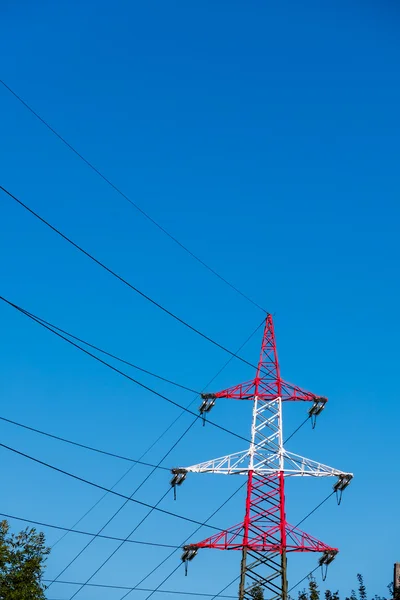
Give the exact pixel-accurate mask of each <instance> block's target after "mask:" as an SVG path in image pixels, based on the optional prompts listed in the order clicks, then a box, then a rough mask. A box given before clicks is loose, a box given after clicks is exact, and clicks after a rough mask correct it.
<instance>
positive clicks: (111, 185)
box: [0, 80, 267, 313]
mask: <svg viewBox="0 0 400 600" xmlns="http://www.w3.org/2000/svg"><path fill="white" fill-rule="evenodd" d="M0 81H1V83H2V84H3V86H4V87H5V88H6V89H7V90H8V91H9V92H10V93H11V94H12V95H13V96H14V97H15V98H16V99H17V100H18V101H19V102H20V103H21V104H22V105H23V106H25V108H27V109H28V110H29V111H30V112H31V113H32V114H33V115H34V116H35V117H36V118H37V119H38V120H39V121H40V122H41V123H42V124H43V125H45V126H46V127H47V129H49V131H51V132H52V133H53V134H54V135H55V136H56V137H57V138H58V139H59V140H60V141H61V142H62V143H63V144H65V146H67V148H69V149H70V150H71V151H72V152H73V153H74V154H75V155H76V156H77V157H78V158H80V159H81V160H82V161H83V162H84V163H85V164H86V165H87V166H88V167H89V168H90V169H92V171H94V172H95V173H96V174H97V175H98V176H99V177H101V178H102V179H103V181H105V182H106V183H107V184H108V185H109V186H110V187H111V188H112V189H113V190H114V191H116V192H117V193H118V194H119V195H120V196H121V197H122V198H124V199H125V200H126V201H127V202H129V204H131V205H132V206H133V207H134V208H136V210H137V211H139V212H140V214H141V215H143V216H144V217H145V218H146V219H147V220H148V221H150V222H151V223H152V224H153V225H155V226H156V227H157V228H158V229H159V230H160V231H162V232H163V233H164V234H165V235H166V236H168V237H169V238H170V239H171V240H172V241H173V242H175V244H177V245H178V246H179V247H180V248H182V250H184V251H185V252H186V253H187V254H189V255H190V256H191V257H192V258H194V259H195V260H196V261H197V262H198V263H200V264H201V265H203V267H205V268H206V269H207V270H208V271H210V273H212V274H213V275H215V276H216V277H218V279H220V280H221V281H223V282H224V283H225V284H226V285H228V286H229V287H230V288H231V289H233V290H234V291H235V292H237V293H238V294H240V295H241V296H242V297H243V298H245V299H246V300H248V302H251V304H253V306H255V307H257V308H258V309H260V310H262V311H263V312H264V313H265V312H267V311H266V310H265V309H264V308H262V306H260V305H259V304H257V302H255V301H254V300H252V299H251V298H250V297H249V296H248V295H247V294H245V293H244V292H242V291H241V290H240V289H239V288H237V287H236V286H235V285H233V284H232V283H230V281H228V280H227V279H225V277H223V276H222V275H220V274H219V273H218V272H217V271H215V269H213V268H212V267H210V266H209V265H208V264H207V263H206V262H204V261H203V260H202V259H201V258H199V257H198V256H196V254H194V252H192V251H191V250H189V248H187V246H185V245H184V244H182V242H180V241H179V240H178V239H177V238H176V237H175V236H173V235H172V234H171V233H170V232H169V231H167V230H166V229H165V228H164V227H163V226H162V225H160V224H159V223H158V222H157V221H156V220H155V219H153V218H152V217H151V216H150V215H149V214H148V213H146V212H145V211H144V210H143V209H142V208H141V207H140V206H139V205H138V204H136V202H134V201H133V200H132V199H131V198H129V197H128V196H127V195H126V194H124V192H122V191H121V190H120V189H119V188H118V187H117V186H116V185H115V184H114V183H112V181H110V179H108V178H107V177H106V176H105V175H104V174H103V173H102V172H101V171H99V169H97V168H96V167H95V166H94V165H93V164H92V163H91V162H89V160H88V159H86V158H85V157H84V156H83V155H82V154H81V153H80V152H78V150H76V149H75V148H74V147H73V146H72V145H71V144H70V143H69V142H67V140H66V139H65V138H64V137H62V136H61V135H60V134H59V133H58V132H57V131H56V130H55V129H54V128H53V127H51V125H49V123H48V122H47V121H45V119H43V117H41V116H40V115H39V114H38V113H37V112H36V111H35V110H34V109H33V108H32V107H31V106H29V105H28V104H27V102H25V101H24V100H23V99H22V98H21V97H20V96H18V94H17V93H16V92H14V90H12V89H11V88H10V87H9V86H8V85H7V84H6V83H5V82H4V81H2V80H0Z"/></svg>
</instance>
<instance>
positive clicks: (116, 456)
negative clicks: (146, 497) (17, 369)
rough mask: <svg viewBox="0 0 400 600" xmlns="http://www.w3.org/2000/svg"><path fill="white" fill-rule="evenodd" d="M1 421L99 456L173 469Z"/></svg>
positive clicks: (33, 428)
mask: <svg viewBox="0 0 400 600" xmlns="http://www.w3.org/2000/svg"><path fill="white" fill-rule="evenodd" d="M0 420H1V421H5V422H6V423H10V424H11V425H16V426H17V427H22V428H23V429H27V430H28V431H33V432H35V433H39V434H40V435H44V436H45V437H48V438H52V439H54V440H58V441H59V442H64V443H66V444H71V445H72V446H78V448H84V449H85V450H91V451H92V452H97V453H99V454H105V455H106V456H111V457H113V458H119V459H121V460H125V461H128V462H132V463H135V464H137V465H143V466H145V467H152V468H155V469H162V470H163V471H170V470H171V469H168V467H162V466H160V465H153V464H152V463H148V462H144V461H142V460H136V459H134V458H128V457H127V456H122V455H121V454H114V453H113V452H108V451H107V450H101V449H100V448H94V447H93V446H87V445H86V444H80V443H79V442H74V441H72V440H68V439H67V438H63V437H60V436H58V435H54V434H53V433H48V432H47V431H42V430H41V429H35V427H30V426H29V425H24V424H23V423H18V422H17V421H13V420H12V419H6V417H1V416H0Z"/></svg>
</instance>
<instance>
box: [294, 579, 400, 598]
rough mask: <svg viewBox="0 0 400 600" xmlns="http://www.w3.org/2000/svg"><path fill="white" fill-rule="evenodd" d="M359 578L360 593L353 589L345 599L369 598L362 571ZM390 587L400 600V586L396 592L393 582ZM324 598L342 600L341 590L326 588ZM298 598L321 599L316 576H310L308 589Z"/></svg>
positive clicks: (391, 594) (394, 596)
mask: <svg viewBox="0 0 400 600" xmlns="http://www.w3.org/2000/svg"><path fill="white" fill-rule="evenodd" d="M357 580H358V593H356V592H355V591H354V590H351V594H350V596H347V597H346V598H345V600H368V595H367V590H366V587H365V584H364V579H363V576H362V575H361V574H360V573H358V574H357ZM388 588H389V592H390V596H391V599H393V600H400V588H399V589H398V590H397V592H396V591H395V593H393V584H390V585H389V586H388ZM322 598H324V600H340V596H339V592H338V591H336V592H332V591H331V590H329V589H328V590H325V592H324V593H323V595H322ZM297 600H321V595H320V591H319V588H318V585H317V582H316V580H315V579H314V577H312V576H311V577H310V578H309V581H308V590H305V589H303V590H301V591H300V592H298V594H297ZM372 600H387V599H386V598H384V597H381V596H375V597H374V598H373V599H372Z"/></svg>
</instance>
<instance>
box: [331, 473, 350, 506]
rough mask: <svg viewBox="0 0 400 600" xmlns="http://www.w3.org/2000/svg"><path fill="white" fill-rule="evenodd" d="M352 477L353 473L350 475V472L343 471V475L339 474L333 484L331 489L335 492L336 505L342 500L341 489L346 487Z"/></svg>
mask: <svg viewBox="0 0 400 600" xmlns="http://www.w3.org/2000/svg"><path fill="white" fill-rule="evenodd" d="M352 479H353V475H351V473H345V474H343V475H339V477H338V480H337V482H336V483H335V484H334V486H333V489H334V490H335V492H336V499H337V503H338V505H339V504H340V503H341V501H342V494H343V490H344V489H345V488H347V486H348V485H349V483H350V481H351V480H352Z"/></svg>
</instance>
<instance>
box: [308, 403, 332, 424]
mask: <svg viewBox="0 0 400 600" xmlns="http://www.w3.org/2000/svg"><path fill="white" fill-rule="evenodd" d="M327 402H328V400H327V398H323V397H322V396H321V397H319V398H315V399H314V404H313V405H312V407H311V408H310V410H309V411H308V414H309V416H310V418H311V425H312V428H313V429H315V425H316V423H317V417H318V415H320V414H321V413H322V411H323V410H324V408H325V404H326V403H327Z"/></svg>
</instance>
